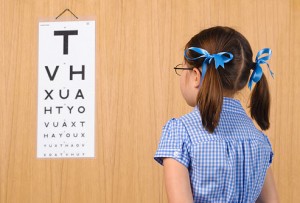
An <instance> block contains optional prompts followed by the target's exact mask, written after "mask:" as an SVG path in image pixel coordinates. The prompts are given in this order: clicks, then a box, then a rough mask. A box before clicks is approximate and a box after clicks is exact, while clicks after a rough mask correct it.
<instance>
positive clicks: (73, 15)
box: [55, 8, 78, 20]
mask: <svg viewBox="0 0 300 203" xmlns="http://www.w3.org/2000/svg"><path fill="white" fill-rule="evenodd" d="M66 11H69V12H70V13H71V14H72V15H73V16H74V17H75V18H76V19H78V17H77V16H76V15H75V14H74V13H73V12H72V11H71V10H70V9H68V8H67V9H65V10H64V11H63V12H62V13H61V14H59V15H58V16H57V17H56V18H55V19H56V20H57V19H58V18H59V17H60V16H62V15H63V14H64V13H65V12H66Z"/></svg>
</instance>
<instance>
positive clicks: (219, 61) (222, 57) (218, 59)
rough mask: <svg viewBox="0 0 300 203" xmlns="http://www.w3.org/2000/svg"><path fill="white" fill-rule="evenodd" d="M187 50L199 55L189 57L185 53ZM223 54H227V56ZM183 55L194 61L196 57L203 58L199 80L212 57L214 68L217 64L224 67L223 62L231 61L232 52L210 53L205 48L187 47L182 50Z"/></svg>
mask: <svg viewBox="0 0 300 203" xmlns="http://www.w3.org/2000/svg"><path fill="white" fill-rule="evenodd" d="M189 50H191V51H194V52H196V53H198V54H200V56H198V57H194V58H191V57H189V56H188V55H187V52H188V51H189ZM225 55H229V57H227V56H225ZM184 57H185V58H186V59H187V60H190V61H195V60H197V59H200V58H204V61H203V63H202V76H201V80H203V78H204V76H205V73H206V69H207V65H208V64H210V63H211V61H212V59H214V61H215V68H216V69H218V67H219V66H222V67H223V68H224V63H228V62H229V61H231V60H232V59H233V54H232V53H230V52H219V53H217V54H210V53H208V51H206V50H205V49H201V48H198V47H189V48H187V49H186V50H185V51H184Z"/></svg>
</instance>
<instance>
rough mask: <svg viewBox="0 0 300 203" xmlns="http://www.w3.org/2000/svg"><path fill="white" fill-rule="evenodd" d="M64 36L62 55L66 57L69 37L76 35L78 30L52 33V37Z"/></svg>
mask: <svg viewBox="0 0 300 203" xmlns="http://www.w3.org/2000/svg"><path fill="white" fill-rule="evenodd" d="M58 35H63V36H64V55H68V47H69V35H78V30H59V31H54V36H58Z"/></svg>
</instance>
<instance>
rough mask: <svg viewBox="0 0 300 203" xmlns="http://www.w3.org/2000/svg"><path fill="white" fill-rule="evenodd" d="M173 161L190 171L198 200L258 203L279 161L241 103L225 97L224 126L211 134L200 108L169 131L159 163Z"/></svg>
mask: <svg viewBox="0 0 300 203" xmlns="http://www.w3.org/2000/svg"><path fill="white" fill-rule="evenodd" d="M165 157H171V158H173V159H175V160H177V161H178V162H180V163H181V164H183V165H184V166H186V167H187V168H188V170H189V174H190V180H191V187H192V192H193V198H194V202H201V203H202V202H214V203H215V202H222V203H225V202H234V203H236V202H247V203H248V202H251V203H252V202H255V201H256V199H257V198H258V196H259V194H260V192H261V190H262V186H263V183H264V179H265V176H266V171H267V169H268V167H269V166H270V164H271V163H272V159H273V152H272V147H271V144H270V141H269V139H268V137H267V136H266V135H264V134H263V133H262V132H261V131H259V130H257V129H256V127H255V126H254V124H253V122H252V120H251V119H250V118H249V117H248V116H247V114H246V112H245V110H244V109H243V107H242V105H241V103H240V102H239V101H238V100H235V99H232V98H226V97H224V100H223V107H222V112H221V116H220V121H219V125H218V126H217V128H216V129H215V131H214V133H212V134H209V133H208V132H207V131H206V130H205V129H204V128H203V126H202V122H201V118H200V112H199V109H198V108H197V107H195V108H194V110H193V111H192V112H191V113H189V114H186V115H184V116H182V117H180V118H178V119H174V118H173V119H171V120H169V121H168V122H167V124H166V125H165V126H164V128H163V132H162V137H161V140H160V143H159V146H158V149H157V151H156V154H155V156H154V159H155V160H156V161H157V162H158V163H160V164H163V158H165Z"/></svg>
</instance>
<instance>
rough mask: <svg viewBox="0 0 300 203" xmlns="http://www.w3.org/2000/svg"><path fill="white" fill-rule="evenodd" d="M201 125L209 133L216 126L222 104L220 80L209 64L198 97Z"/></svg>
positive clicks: (215, 70)
mask: <svg viewBox="0 0 300 203" xmlns="http://www.w3.org/2000/svg"><path fill="white" fill-rule="evenodd" d="M197 103H198V108H199V110H200V114H201V119H202V125H203V127H204V128H205V129H206V130H208V131H209V132H210V133H213V132H214V130H215V128H216V127H217V126H218V123H219V120H220V114H221V110H222V105H223V90H222V81H221V78H220V75H219V73H218V70H217V69H216V68H215V67H213V65H211V64H210V65H209V67H208V68H207V72H206V74H205V77H204V79H203V81H202V84H201V87H200V90H199V93H198V98H197Z"/></svg>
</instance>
